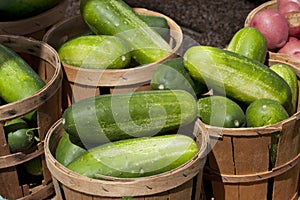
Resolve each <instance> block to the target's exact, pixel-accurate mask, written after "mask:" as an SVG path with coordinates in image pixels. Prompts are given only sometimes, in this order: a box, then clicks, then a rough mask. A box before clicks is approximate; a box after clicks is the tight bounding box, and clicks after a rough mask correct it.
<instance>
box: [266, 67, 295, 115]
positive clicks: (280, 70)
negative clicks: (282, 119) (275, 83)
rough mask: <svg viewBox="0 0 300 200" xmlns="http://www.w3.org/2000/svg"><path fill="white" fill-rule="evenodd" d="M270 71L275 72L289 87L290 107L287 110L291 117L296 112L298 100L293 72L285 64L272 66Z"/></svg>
mask: <svg viewBox="0 0 300 200" xmlns="http://www.w3.org/2000/svg"><path fill="white" fill-rule="evenodd" d="M270 69H271V70H273V71H275V72H276V73H277V74H278V75H279V76H281V77H282V78H283V79H284V80H285V81H286V82H287V84H288V85H289V86H290V88H291V91H292V106H291V109H290V110H288V113H289V115H290V116H291V115H293V114H294V113H295V112H296V111H297V100H298V89H299V88H298V79H297V75H296V74H295V72H294V71H293V70H292V69H291V68H290V67H289V66H288V65H286V64H280V63H277V64H273V65H271V66H270Z"/></svg>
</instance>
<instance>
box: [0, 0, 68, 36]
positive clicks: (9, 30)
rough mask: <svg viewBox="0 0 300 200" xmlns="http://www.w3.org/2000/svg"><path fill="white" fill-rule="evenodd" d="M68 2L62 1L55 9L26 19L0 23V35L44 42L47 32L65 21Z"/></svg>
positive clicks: (66, 0)
mask: <svg viewBox="0 0 300 200" xmlns="http://www.w3.org/2000/svg"><path fill="white" fill-rule="evenodd" d="M67 6H68V0H62V1H61V2H60V3H59V4H57V5H56V6H54V7H53V8H51V9H49V10H47V11H45V12H43V13H41V14H38V15H35V16H32V17H28V18H24V19H20V20H14V21H0V34H7V35H21V36H26V37H33V38H35V39H37V40H42V39H43V36H44V34H45V33H46V32H47V30H48V29H49V28H50V27H51V26H53V25H54V24H56V23H58V22H59V21H61V20H63V19H64V17H65V12H66V8H67Z"/></svg>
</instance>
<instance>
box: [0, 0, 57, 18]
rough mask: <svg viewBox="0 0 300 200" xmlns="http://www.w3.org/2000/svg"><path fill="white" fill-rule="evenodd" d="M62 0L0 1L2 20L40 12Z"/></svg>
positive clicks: (25, 16) (24, 16) (29, 15)
mask: <svg viewBox="0 0 300 200" xmlns="http://www.w3.org/2000/svg"><path fill="white" fill-rule="evenodd" d="M61 1H62V0H47V1H45V0H9V1H6V0H5V1H0V21H4V20H9V21H11V20H17V19H22V18H27V17H31V16H34V15H37V14H40V13H42V12H44V11H46V10H48V9H50V8H52V7H54V6H55V5H56V4H58V3H59V2H61Z"/></svg>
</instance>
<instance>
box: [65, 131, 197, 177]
mask: <svg viewBox="0 0 300 200" xmlns="http://www.w3.org/2000/svg"><path fill="white" fill-rule="evenodd" d="M198 151H199V148H198V147H197V144H196V142H195V141H194V140H193V139H192V138H190V137H188V136H185V135H181V134H172V135H163V136H154V137H144V138H133V139H126V140H120V141H116V142H113V143H108V144H104V145H101V146H99V147H95V148H94V149H91V150H90V151H88V152H87V153H85V154H83V155H82V156H80V157H78V158H77V159H76V160H75V161H73V162H72V163H71V164H70V165H68V166H67V168H68V169H70V170H72V171H74V172H77V173H79V174H82V175H84V176H87V177H90V178H98V177H97V176H95V175H96V174H101V175H105V176H112V177H118V178H136V177H144V176H151V175H155V174H159V173H163V172H166V171H169V170H172V169H175V168H177V167H179V166H180V165H182V164H184V163H186V162H187V161H189V160H191V159H192V158H193V157H194V156H195V155H196V154H197V153H198Z"/></svg>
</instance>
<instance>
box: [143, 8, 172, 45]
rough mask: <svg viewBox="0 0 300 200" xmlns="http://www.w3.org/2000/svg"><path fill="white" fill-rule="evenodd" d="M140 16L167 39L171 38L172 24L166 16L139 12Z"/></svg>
mask: <svg viewBox="0 0 300 200" xmlns="http://www.w3.org/2000/svg"><path fill="white" fill-rule="evenodd" d="M139 16H140V18H141V19H142V20H143V21H144V22H146V23H147V24H148V26H150V27H151V28H152V29H153V30H155V31H156V32H158V34H159V35H161V36H162V37H163V38H164V39H165V40H166V41H169V39H170V26H169V24H168V21H167V20H166V18H164V17H160V16H153V15H145V14H139Z"/></svg>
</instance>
